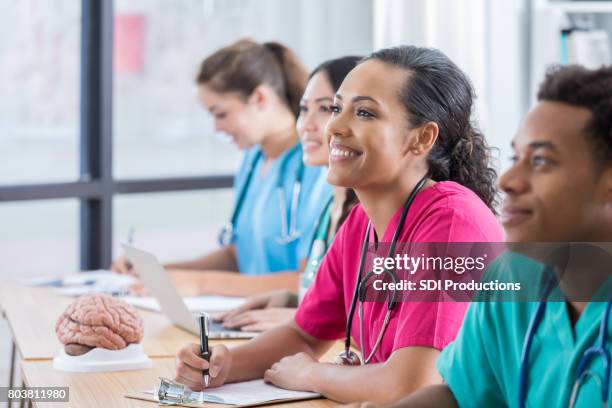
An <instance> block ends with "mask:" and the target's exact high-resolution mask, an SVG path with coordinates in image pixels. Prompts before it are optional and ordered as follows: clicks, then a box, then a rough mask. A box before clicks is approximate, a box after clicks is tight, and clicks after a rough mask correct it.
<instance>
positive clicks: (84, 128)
mask: <svg viewBox="0 0 612 408" xmlns="http://www.w3.org/2000/svg"><path fill="white" fill-rule="evenodd" d="M113 17H114V2H113V1H112V0H81V58H80V64H81V82H80V83H81V87H80V88H81V93H80V132H79V142H80V148H79V157H80V163H79V180H77V181H74V182H65V183H46V184H21V185H4V186H0V202H10V201H30V200H50V199H68V198H75V199H78V200H79V231H80V234H79V235H80V236H79V246H80V251H79V258H80V268H81V269H83V270H87V269H98V268H106V267H108V265H109V264H110V262H111V257H112V238H113V230H112V226H113V197H114V196H116V195H118V194H139V193H159V192H172V191H189V190H208V189H221V188H228V187H231V186H232V176H231V175H229V174H228V175H225V174H221V175H210V176H202V177H177V178H152V179H131V180H115V179H114V178H113V155H112V154H113V134H112V130H113V126H112V123H113V121H112V119H113V118H112V112H113V95H112V90H113Z"/></svg>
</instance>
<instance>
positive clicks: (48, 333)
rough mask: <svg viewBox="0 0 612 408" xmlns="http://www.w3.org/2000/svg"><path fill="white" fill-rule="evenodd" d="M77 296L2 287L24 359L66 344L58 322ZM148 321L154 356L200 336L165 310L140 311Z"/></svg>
mask: <svg viewBox="0 0 612 408" xmlns="http://www.w3.org/2000/svg"><path fill="white" fill-rule="evenodd" d="M73 300H74V298H70V297H66V296H59V295H56V294H54V293H53V292H52V291H51V290H50V289H49V288H41V287H27V286H22V285H19V284H16V283H10V282H9V283H6V284H3V285H2V286H0V308H2V309H3V311H4V315H5V316H6V319H7V321H8V324H9V327H10V330H11V332H12V333H13V339H14V341H15V344H16V345H17V350H18V351H19V354H20V355H21V358H22V359H24V360H41V359H52V358H53V357H54V356H55V355H56V354H57V353H58V351H59V350H60V348H61V347H62V346H61V344H60V342H59V340H58V339H57V336H56V335H55V322H56V321H57V319H58V317H59V316H60V315H61V314H62V313H63V312H64V310H65V309H66V306H68V304H70V302H72V301H73ZM139 312H140V314H141V316H142V318H143V320H144V327H145V331H144V339H143V341H142V346H143V348H144V351H145V353H146V354H147V355H148V356H149V357H151V358H154V357H173V356H174V355H175V354H176V351H177V350H178V349H179V348H180V347H181V346H182V345H184V344H185V343H187V342H190V341H192V342H193V341H195V342H197V341H198V339H197V336H194V335H193V334H191V333H189V332H187V331H185V330H182V329H179V328H178V327H176V326H173V325H172V324H171V323H170V321H169V320H168V319H167V318H166V317H165V316H164V315H163V314H161V313H157V312H152V311H146V310H139Z"/></svg>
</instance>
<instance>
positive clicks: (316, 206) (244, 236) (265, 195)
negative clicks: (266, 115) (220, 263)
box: [234, 143, 332, 275]
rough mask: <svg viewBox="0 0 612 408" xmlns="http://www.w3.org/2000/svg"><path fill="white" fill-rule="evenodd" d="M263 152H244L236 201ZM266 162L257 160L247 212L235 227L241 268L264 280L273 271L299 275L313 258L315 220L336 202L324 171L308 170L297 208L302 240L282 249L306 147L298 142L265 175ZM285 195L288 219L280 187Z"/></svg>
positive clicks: (245, 206) (236, 182) (244, 210)
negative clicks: (331, 201) (303, 261)
mask: <svg viewBox="0 0 612 408" xmlns="http://www.w3.org/2000/svg"><path fill="white" fill-rule="evenodd" d="M260 152H261V148H260V147H259V146H256V147H254V148H251V149H249V150H248V151H247V152H246V153H245V157H244V159H243V162H242V165H241V167H240V170H239V171H238V173H237V174H236V177H235V179H234V189H235V197H237V196H238V193H239V192H240V191H241V189H242V188H243V186H244V183H245V182H246V179H247V176H248V172H249V168H250V167H251V166H252V165H253V162H254V161H255V160H254V159H255V158H256V157H257V155H258V154H259V153H260ZM264 160H265V157H264V156H263V154H262V155H261V156H260V159H259V160H256V163H255V166H254V168H253V175H252V177H251V181H250V183H249V186H248V187H247V190H246V194H245V196H244V200H243V202H242V206H241V207H242V208H241V209H240V211H239V213H238V218H237V220H236V223H235V225H234V231H235V241H234V244H235V246H236V255H237V258H238V268H239V270H240V272H241V273H243V274H245V275H264V274H269V273H273V272H280V271H288V270H297V269H298V268H299V261H300V260H301V259H304V258H306V257H307V256H308V251H309V248H308V245H310V242H311V241H312V236H313V233H314V231H313V230H314V227H315V224H316V220H317V218H318V217H319V215H320V214H321V211H322V210H323V207H324V206H325V204H326V203H327V202H328V200H329V198H330V197H331V192H332V190H331V186H330V185H329V184H328V183H327V181H326V179H327V173H326V169H325V168H324V167H308V166H304V167H303V177H302V189H301V193H300V196H299V200H298V206H297V220H296V221H297V230H298V231H299V233H300V235H299V238H298V239H296V240H294V241H292V242H290V243H288V244H281V243H279V242H278V238H279V237H280V236H281V231H282V227H281V222H282V221H281V217H284V218H285V220H286V221H287V224H288V223H289V212H290V207H291V199H292V194H293V186H294V183H295V181H296V178H297V174H298V168H299V167H300V166H302V165H303V164H302V147H301V145H300V144H299V143H298V144H296V145H295V146H294V147H292V148H290V149H288V150H287V151H285V152H284V153H283V154H282V155H281V156H279V157H278V158H277V159H276V160H274V162H273V163H272V165H271V166H270V167H269V168H268V170H267V173H266V174H265V176H262V173H261V169H262V165H263V162H264ZM279 184H280V186H282V189H283V193H284V195H285V202H286V209H287V212H286V213H285V214H281V202H280V199H279V194H278V186H279Z"/></svg>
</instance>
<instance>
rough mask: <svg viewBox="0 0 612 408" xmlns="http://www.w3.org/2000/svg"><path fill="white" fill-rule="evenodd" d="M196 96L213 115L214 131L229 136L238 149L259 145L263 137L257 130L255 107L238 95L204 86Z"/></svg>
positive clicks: (256, 111) (199, 88)
mask: <svg viewBox="0 0 612 408" xmlns="http://www.w3.org/2000/svg"><path fill="white" fill-rule="evenodd" d="M198 96H199V98H200V101H201V103H202V105H203V106H204V109H206V110H207V111H208V112H210V114H211V115H213V118H214V122H215V130H216V131H217V132H223V133H225V134H227V135H228V136H230V137H231V138H232V140H233V142H234V143H235V144H236V145H237V146H238V148H240V149H247V148H249V147H252V146H254V145H256V144H259V143H261V140H262V138H263V135H262V134H260V133H259V132H258V131H257V129H258V128H259V126H257V124H256V122H257V120H258V110H257V106H256V105H255V104H254V103H252V102H251V101H250V100H248V101H246V102H245V101H244V99H243V98H242V97H241V95H239V94H238V93H219V92H215V91H213V90H212V89H211V88H210V87H208V86H206V85H205V84H204V85H200V86H198Z"/></svg>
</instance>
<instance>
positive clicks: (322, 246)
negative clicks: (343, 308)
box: [298, 199, 336, 302]
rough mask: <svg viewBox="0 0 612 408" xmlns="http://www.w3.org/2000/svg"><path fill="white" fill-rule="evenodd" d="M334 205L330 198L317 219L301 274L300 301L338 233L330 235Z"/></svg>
mask: <svg viewBox="0 0 612 408" xmlns="http://www.w3.org/2000/svg"><path fill="white" fill-rule="evenodd" d="M332 205H333V202H332V200H331V199H330V200H329V201H328V204H327V206H326V207H325V209H324V210H323V213H322V214H321V216H320V217H319V220H318V221H317V223H318V227H317V228H316V230H315V232H314V240H313V242H312V246H311V247H310V252H309V254H308V260H307V261H306V266H305V267H304V272H302V274H301V276H300V288H299V291H298V300H299V301H300V302H301V301H302V299H303V298H304V295H305V294H306V291H307V290H308V288H309V287H310V286H311V285H312V282H314V280H315V277H316V276H317V271H318V270H319V266H320V265H321V261H322V260H323V257H324V256H325V253H326V252H327V249H328V248H329V246H330V245H331V243H332V241H333V240H334V236H335V235H336V234H335V232H334V234H331V236H328V235H329V234H328V231H329V226H330V224H331V209H332Z"/></svg>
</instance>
